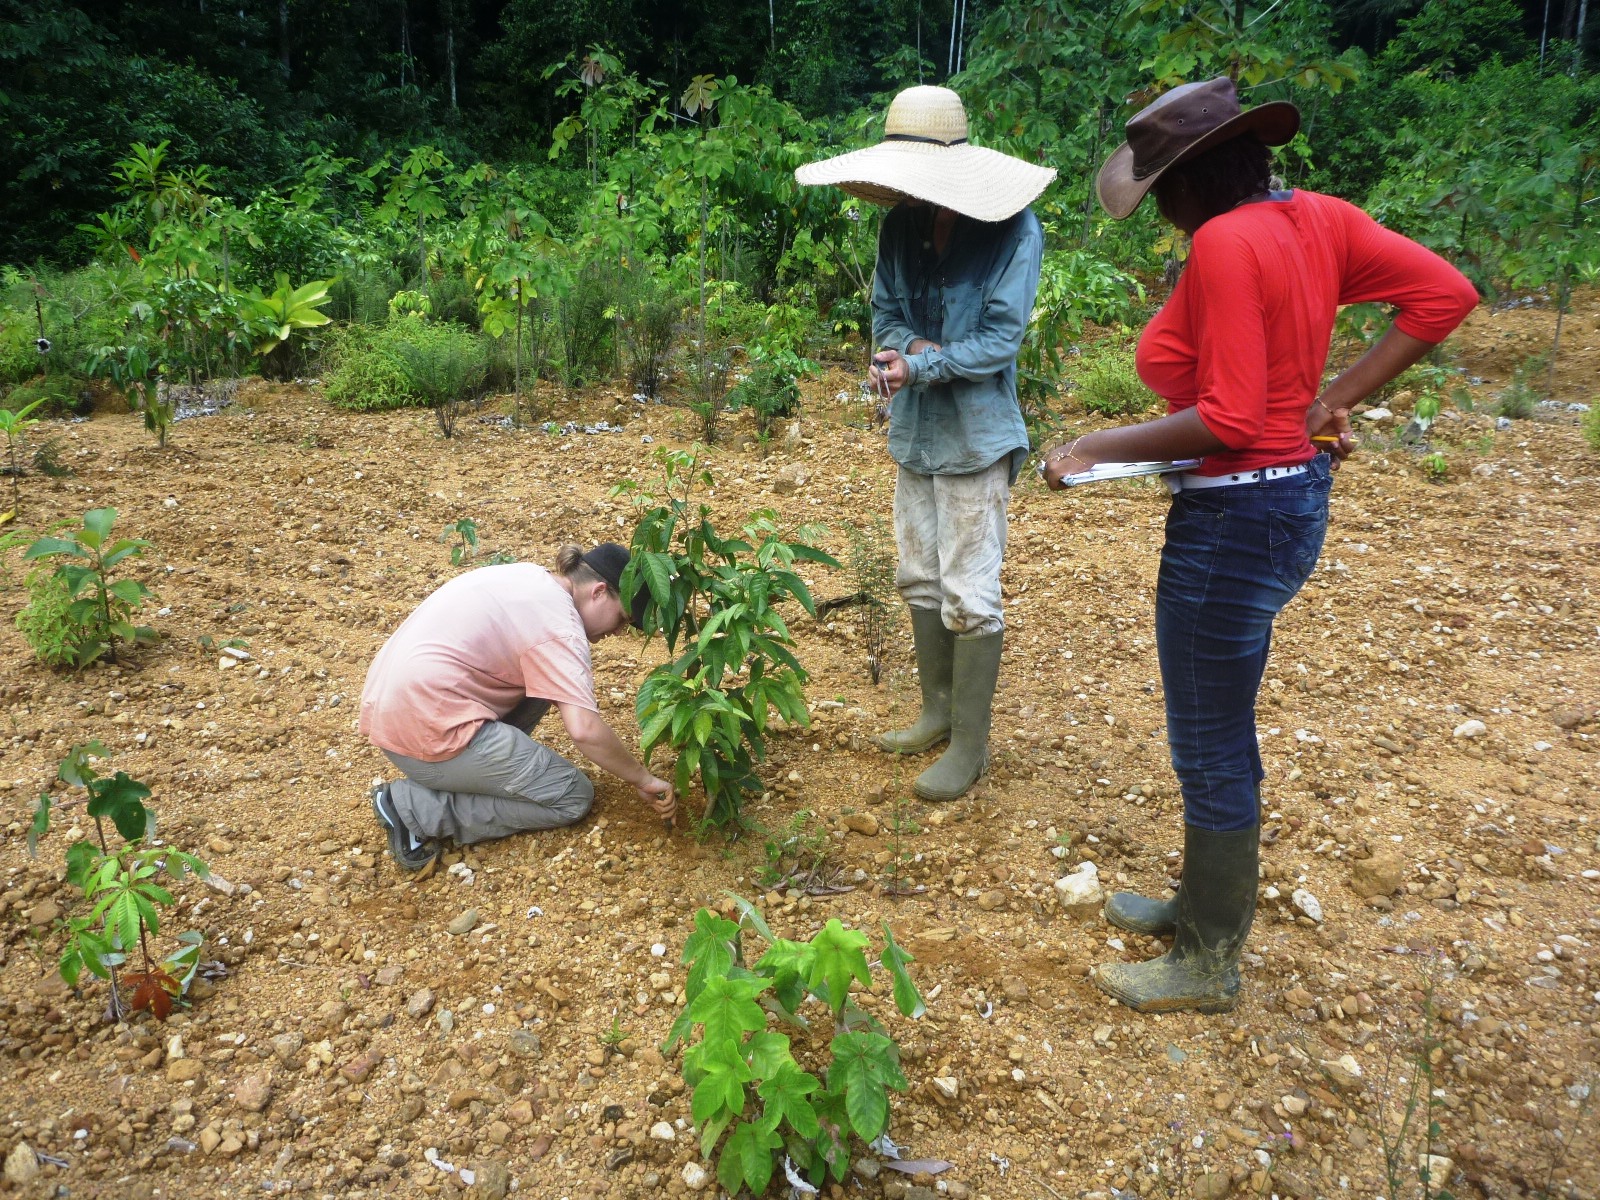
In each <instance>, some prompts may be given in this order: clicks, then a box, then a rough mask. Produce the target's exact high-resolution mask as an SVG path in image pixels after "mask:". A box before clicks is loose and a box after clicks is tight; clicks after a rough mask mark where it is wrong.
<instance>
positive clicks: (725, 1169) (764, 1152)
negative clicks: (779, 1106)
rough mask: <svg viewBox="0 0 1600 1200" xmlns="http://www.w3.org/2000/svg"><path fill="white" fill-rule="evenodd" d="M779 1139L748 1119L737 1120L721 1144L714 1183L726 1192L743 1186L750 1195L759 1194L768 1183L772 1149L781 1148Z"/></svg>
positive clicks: (734, 1191)
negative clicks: (715, 1181) (731, 1134)
mask: <svg viewBox="0 0 1600 1200" xmlns="http://www.w3.org/2000/svg"><path fill="white" fill-rule="evenodd" d="M782 1145H783V1139H782V1138H781V1137H779V1136H778V1135H777V1134H776V1133H773V1132H772V1131H770V1130H767V1129H763V1128H762V1127H761V1126H759V1125H753V1124H751V1123H750V1122H748V1121H741V1122H740V1123H739V1125H738V1127H737V1128H735V1129H734V1131H733V1136H731V1137H730V1138H729V1139H728V1140H727V1141H726V1142H725V1143H723V1146H722V1157H721V1158H720V1159H718V1160H717V1182H718V1183H720V1184H722V1186H723V1187H724V1188H726V1189H727V1190H728V1192H729V1193H730V1194H733V1193H737V1192H738V1190H739V1188H740V1186H741V1185H743V1186H747V1187H748V1188H749V1189H750V1192H751V1194H752V1195H755V1196H759V1195H761V1194H762V1193H763V1192H765V1191H766V1190H767V1184H769V1183H771V1182H772V1152H773V1151H774V1150H777V1149H779V1148H781V1147H782Z"/></svg>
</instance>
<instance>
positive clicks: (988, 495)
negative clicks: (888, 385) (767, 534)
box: [894, 456, 1011, 637]
mask: <svg viewBox="0 0 1600 1200" xmlns="http://www.w3.org/2000/svg"><path fill="white" fill-rule="evenodd" d="M1010 502H1011V459H1010V456H1007V457H1004V458H1002V459H1000V460H999V461H998V462H996V463H994V464H993V465H992V466H990V467H988V468H987V469H985V470H982V471H978V472H975V473H974V474H971V475H919V474H917V473H916V472H915V471H908V470H906V468H904V467H901V468H900V473H899V474H898V475H897V476H896V477H895V484H894V536H895V543H896V546H897V549H898V551H899V557H900V564H899V567H898V569H897V570H896V572H895V584H896V586H897V587H899V589H900V595H901V596H902V597H903V598H904V599H905V602H906V603H907V604H908V605H910V606H911V607H912V608H936V609H938V610H939V615H940V617H941V618H942V619H943V621H944V625H945V628H946V629H949V630H950V631H951V632H953V633H955V634H956V636H958V637H979V636H982V635H984V634H989V633H999V632H1000V631H1001V630H1002V629H1003V628H1005V616H1004V614H1003V613H1002V611H1001V607H1000V560H1001V559H1002V558H1003V557H1004V555H1005V549H1006V510H1007V508H1008V506H1009V505H1010Z"/></svg>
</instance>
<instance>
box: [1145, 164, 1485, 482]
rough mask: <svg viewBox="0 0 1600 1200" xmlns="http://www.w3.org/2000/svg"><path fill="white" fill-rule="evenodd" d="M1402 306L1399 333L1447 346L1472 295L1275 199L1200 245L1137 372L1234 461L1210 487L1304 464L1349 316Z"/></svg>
mask: <svg viewBox="0 0 1600 1200" xmlns="http://www.w3.org/2000/svg"><path fill="white" fill-rule="evenodd" d="M1371 300H1377V301H1383V302H1386V303H1389V304H1394V305H1396V306H1398V308H1399V310H1400V312H1399V315H1398V316H1397V317H1396V319H1395V324H1396V325H1397V326H1398V327H1399V329H1400V331H1401V332H1402V333H1408V334H1410V335H1411V336H1412V337H1415V338H1420V339H1421V340H1423V341H1426V342H1442V341H1443V340H1444V339H1445V338H1446V337H1447V336H1448V335H1449V333H1450V331H1451V330H1453V329H1454V328H1455V327H1456V326H1457V325H1459V324H1460V323H1461V321H1462V320H1463V319H1464V318H1465V317H1466V315H1467V313H1469V312H1471V311H1472V308H1473V306H1474V305H1476V304H1477V302H1478V294H1477V292H1476V291H1475V290H1474V289H1473V287H1472V284H1471V283H1469V282H1468V281H1467V279H1466V277H1465V276H1463V275H1462V274H1461V272H1459V271H1457V270H1456V269H1455V268H1454V267H1452V266H1451V265H1450V264H1449V263H1447V262H1446V261H1445V260H1444V259H1442V258H1440V257H1439V256H1438V255H1437V254H1435V253H1433V251H1431V250H1428V249H1426V248H1425V247H1422V246H1419V245H1418V244H1417V243H1416V242H1413V241H1411V240H1410V239H1409V238H1405V237H1401V236H1400V235H1399V234H1397V233H1392V232H1390V231H1389V230H1387V229H1385V228H1383V226H1381V225H1379V224H1378V223H1377V222H1376V221H1374V220H1373V219H1372V218H1371V217H1369V216H1367V214H1366V213H1364V212H1362V211H1361V210H1360V209H1359V208H1356V207H1355V206H1354V205H1352V204H1347V203H1346V202H1345V201H1343V200H1339V199H1336V198H1335V197H1333V196H1323V195H1320V194H1318V193H1316V192H1307V191H1294V192H1290V193H1275V194H1274V196H1273V198H1272V199H1269V200H1266V201H1263V202H1260V203H1256V204H1243V205H1240V206H1239V207H1238V208H1236V209H1234V210H1233V211H1231V212H1227V213H1223V214H1222V215H1221V216H1218V217H1213V218H1212V219H1211V220H1209V221H1207V222H1206V223H1205V224H1204V225H1202V226H1201V227H1200V229H1199V230H1198V231H1197V232H1196V233H1195V235H1194V246H1193V250H1192V252H1191V254H1190V256H1189V263H1188V265H1187V266H1186V267H1185V268H1184V272H1183V276H1182V278H1181V279H1179V280H1178V286H1177V287H1176V288H1175V289H1174V290H1173V293H1172V297H1171V299H1169V300H1168V301H1167V303H1166V305H1165V306H1164V307H1163V308H1162V309H1161V311H1160V312H1158V313H1157V314H1156V315H1155V317H1154V318H1153V319H1152V320H1151V321H1150V323H1149V325H1147V326H1146V327H1145V331H1144V334H1143V335H1142V336H1141V337H1140V339H1139V351H1138V358H1137V363H1138V369H1139V377H1140V378H1141V379H1143V380H1144V382H1145V385H1146V386H1147V387H1149V388H1150V389H1151V390H1152V391H1153V392H1155V393H1156V394H1157V395H1158V396H1161V397H1162V398H1163V399H1165V400H1166V402H1167V411H1168V412H1169V413H1174V412H1181V411H1182V410H1183V409H1186V408H1194V407H1198V408H1199V410H1200V419H1201V420H1202V421H1203V422H1205V425H1206V428H1207V429H1209V430H1210V431H1211V432H1212V433H1213V434H1215V435H1216V436H1217V437H1218V438H1219V439H1220V440H1221V441H1222V442H1223V443H1224V444H1225V445H1226V446H1227V447H1228V449H1227V450H1225V451H1223V452H1221V453H1218V454H1213V455H1211V456H1210V457H1209V458H1207V459H1206V460H1205V462H1204V463H1202V464H1201V466H1200V472H1201V473H1202V474H1206V475H1225V474H1228V473H1230V472H1233V471H1240V470H1251V469H1253V468H1255V467H1268V466H1282V465H1286V464H1293V463H1301V462H1306V461H1307V460H1309V459H1310V458H1311V457H1312V455H1313V454H1314V453H1315V451H1314V450H1313V448H1312V445H1311V443H1310V441H1308V440H1307V438H1306V411H1307V410H1308V409H1309V408H1310V407H1311V402H1312V400H1313V399H1314V398H1315V397H1316V396H1317V394H1318V392H1319V391H1320V389H1321V385H1322V370H1323V366H1324V364H1325V363H1326V362H1327V358H1328V343H1329V341H1330V339H1331V337H1332V335H1333V319H1334V314H1335V312H1336V311H1337V309H1338V307H1339V306H1340V305H1342V304H1357V303H1361V302H1363V301H1371Z"/></svg>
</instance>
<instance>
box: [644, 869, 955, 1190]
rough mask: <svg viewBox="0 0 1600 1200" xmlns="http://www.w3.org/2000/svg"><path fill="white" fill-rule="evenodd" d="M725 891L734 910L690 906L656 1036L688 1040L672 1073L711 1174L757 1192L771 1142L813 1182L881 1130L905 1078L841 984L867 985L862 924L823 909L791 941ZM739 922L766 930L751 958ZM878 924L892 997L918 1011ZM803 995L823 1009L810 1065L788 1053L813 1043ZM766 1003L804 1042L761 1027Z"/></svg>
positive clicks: (891, 1047)
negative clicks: (690, 921) (687, 1097)
mask: <svg viewBox="0 0 1600 1200" xmlns="http://www.w3.org/2000/svg"><path fill="white" fill-rule="evenodd" d="M735 904H736V907H737V910H738V912H739V920H738V921H732V920H729V919H727V918H726V917H723V916H720V915H719V914H717V913H715V912H713V911H712V910H710V909H707V908H702V909H701V910H700V911H699V912H698V913H696V914H695V922H694V924H695V929H694V933H692V934H691V935H690V936H689V939H688V940H687V941H686V942H685V943H684V947H683V962H684V965H685V966H687V967H688V968H689V981H688V983H687V984H686V985H685V987H684V993H683V997H684V1010H683V1012H682V1013H681V1014H680V1015H679V1017H678V1019H677V1020H676V1021H675V1022H673V1025H672V1029H671V1031H670V1032H669V1033H668V1035H667V1041H666V1044H665V1045H664V1046H663V1047H662V1049H663V1050H665V1051H668V1052H670V1051H671V1050H672V1049H673V1047H674V1046H676V1045H677V1044H678V1043H679V1042H684V1043H687V1044H688V1048H687V1049H686V1050H685V1051H684V1055H683V1081H684V1083H685V1084H686V1085H687V1086H688V1087H689V1088H690V1089H691V1090H692V1097H691V1101H690V1108H691V1111H692V1112H693V1113H694V1119H695V1124H696V1125H697V1126H698V1128H699V1131H700V1153H701V1154H702V1155H703V1156H704V1157H705V1158H707V1159H709V1158H711V1156H712V1152H713V1151H714V1150H716V1148H717V1145H718V1143H719V1142H720V1143H721V1146H722V1149H721V1152H720V1153H719V1154H718V1155H717V1182H719V1183H720V1184H721V1185H722V1186H723V1188H724V1189H726V1190H727V1192H728V1194H729V1195H738V1194H740V1193H741V1191H742V1190H743V1189H744V1188H748V1189H749V1190H750V1194H751V1195H754V1196H760V1195H762V1194H764V1193H765V1192H766V1191H767V1190H768V1187H769V1185H771V1184H772V1183H773V1182H774V1176H775V1173H776V1169H777V1167H778V1165H779V1161H780V1160H779V1157H778V1156H780V1155H781V1156H783V1157H784V1158H786V1159H787V1160H788V1162H789V1163H790V1164H792V1166H793V1168H794V1169H797V1170H798V1171H799V1172H800V1174H801V1175H804V1176H805V1177H806V1178H807V1179H808V1180H809V1181H810V1182H809V1185H808V1187H809V1190H811V1191H815V1190H816V1189H817V1188H820V1187H821V1186H823V1185H824V1184H825V1183H827V1182H829V1181H830V1180H831V1181H833V1182H834V1183H838V1182H841V1181H842V1180H843V1179H844V1178H845V1175H846V1172H847V1170H848V1168H849V1165H850V1145H851V1134H854V1135H855V1136H856V1137H858V1138H860V1139H861V1142H862V1144H864V1145H871V1144H872V1143H873V1142H875V1141H877V1139H878V1138H879V1137H881V1136H883V1134H884V1133H885V1132H886V1131H887V1129H888V1127H889V1093H890V1092H891V1091H896V1092H903V1091H905V1090H906V1089H907V1087H908V1084H907V1082H906V1077H905V1075H904V1074H903V1073H902V1071H901V1069H900V1047H899V1044H898V1043H897V1042H896V1041H895V1040H894V1038H893V1037H892V1036H891V1035H890V1034H889V1033H888V1032H887V1031H886V1030H885V1029H884V1028H883V1026H882V1025H881V1024H880V1023H879V1022H878V1020H877V1019H876V1018H875V1017H874V1016H873V1015H872V1014H871V1013H869V1012H868V1011H867V1010H866V1009H864V1008H862V1007H861V1006H860V1005H858V1004H857V1003H856V1001H855V998H854V996H853V995H852V991H853V985H855V984H860V985H861V986H862V987H871V986H872V972H871V967H870V966H869V964H868V962H867V955H866V950H867V946H868V944H869V943H868V940H867V936H866V934H864V933H862V932H860V931H859V930H855V929H847V928H845V926H843V925H842V924H840V922H839V921H838V919H837V918H830V919H829V920H828V922H827V924H826V925H824V926H823V927H822V928H821V929H819V930H818V931H817V932H816V933H814V934H813V935H812V936H811V940H810V941H807V942H796V941H791V940H789V939H787V938H780V937H775V936H774V935H773V932H772V930H771V929H770V928H769V927H768V926H767V923H766V921H765V920H764V919H763V918H762V916H761V914H760V912H758V911H757V910H756V908H755V907H754V906H753V905H751V904H750V903H749V902H748V901H746V900H742V899H738V898H737V897H735ZM746 926H748V927H749V928H750V929H751V930H752V931H754V932H755V933H758V934H760V936H761V937H763V938H764V939H765V940H766V941H767V943H768V948H767V951H766V952H765V953H764V954H762V955H761V957H760V958H758V959H756V961H755V962H754V963H753V964H751V965H747V964H746V962H745V957H744V945H743V934H744V931H745V928H746ZM883 937H884V949H883V953H882V955H881V956H880V963H881V965H882V967H883V968H884V969H886V970H887V972H888V974H889V977H890V979H889V982H890V983H891V990H892V992H893V996H894V1002H895V1006H896V1007H897V1008H898V1009H899V1010H900V1014H901V1015H902V1016H905V1017H911V1018H915V1017H920V1016H921V1015H922V1014H923V1012H924V1005H923V1001H922V996H921V994H920V993H919V992H918V991H917V986H916V984H915V983H913V982H912V979H911V976H910V973H909V972H907V970H906V965H907V964H908V963H911V962H913V961H915V960H914V959H913V958H912V956H911V955H910V954H908V953H906V951H905V950H903V949H902V948H901V947H900V945H899V944H898V943H897V942H896V941H895V940H894V934H893V933H891V932H890V930H889V926H888V925H887V924H885V925H884V926H883ZM758 998H759V1000H758ZM808 1002H815V1003H816V1004H818V1005H820V1006H821V1007H822V1009H823V1014H825V1015H828V1016H831V1017H832V1031H833V1037H832V1040H831V1041H830V1042H829V1043H828V1054H829V1058H828V1061H827V1064H826V1066H825V1067H823V1069H822V1075H821V1078H818V1077H817V1076H816V1075H813V1074H812V1073H811V1072H810V1071H807V1070H805V1069H804V1068H803V1067H802V1066H801V1065H800V1063H799V1062H798V1061H797V1060H796V1052H797V1051H798V1052H800V1053H801V1054H802V1055H803V1056H805V1057H808V1058H809V1057H812V1056H814V1055H815V1053H816V1052H815V1050H814V1049H812V1050H811V1051H810V1053H807V1051H806V1049H805V1046H804V1042H805V1041H809V1040H810V1039H808V1038H803V1035H804V1034H805V1033H806V1032H807V1031H808V1030H809V1029H810V1028H811V1025H810V1020H808V1018H807V1017H806V1016H805V1015H803V1014H802V1011H801V1010H802V1009H803V1008H805V1007H806V1006H807V1003H808ZM769 1015H770V1019H771V1021H772V1022H773V1023H775V1024H781V1025H784V1026H787V1027H788V1028H790V1029H792V1030H794V1031H795V1033H796V1035H797V1038H802V1039H803V1040H802V1042H801V1044H799V1045H796V1044H795V1043H794V1042H791V1040H790V1038H789V1036H788V1035H787V1034H784V1033H780V1032H778V1030H777V1029H769V1028H768V1023H769ZM812 1019H814V1018H812ZM696 1035H698V1036H696ZM787 1178H788V1180H789V1182H790V1183H791V1184H795V1183H797V1182H798V1181H797V1180H796V1178H795V1176H794V1175H792V1174H791V1175H788V1176H787ZM794 1190H796V1191H798V1190H800V1189H799V1188H798V1187H796V1188H795V1189H794Z"/></svg>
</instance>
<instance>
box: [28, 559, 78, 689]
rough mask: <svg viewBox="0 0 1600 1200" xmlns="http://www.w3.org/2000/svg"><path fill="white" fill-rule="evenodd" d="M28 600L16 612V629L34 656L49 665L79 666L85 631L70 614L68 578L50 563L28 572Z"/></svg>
mask: <svg viewBox="0 0 1600 1200" xmlns="http://www.w3.org/2000/svg"><path fill="white" fill-rule="evenodd" d="M27 588H28V603H27V605H26V606H25V607H24V608H23V609H22V611H21V612H19V613H18V614H17V629H18V630H19V631H20V632H21V634H22V639H23V641H25V642H27V643H28V647H29V649H31V650H32V651H33V656H34V657H35V658H37V659H38V660H39V661H40V662H42V663H44V664H45V665H46V666H50V667H72V666H77V665H78V663H79V661H80V660H81V659H82V656H83V651H84V644H83V643H84V633H83V630H82V629H81V628H80V627H79V626H78V623H77V622H76V621H74V620H73V619H72V618H71V617H70V616H68V615H67V614H68V610H69V609H70V608H71V607H72V593H71V592H69V591H68V590H67V581H66V580H65V579H63V578H61V576H59V575H57V574H56V573H55V571H54V570H52V569H50V568H48V567H35V568H34V569H33V570H31V571H29V572H28V579H27Z"/></svg>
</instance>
